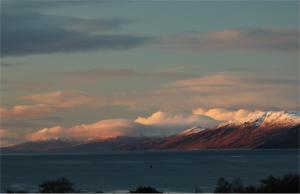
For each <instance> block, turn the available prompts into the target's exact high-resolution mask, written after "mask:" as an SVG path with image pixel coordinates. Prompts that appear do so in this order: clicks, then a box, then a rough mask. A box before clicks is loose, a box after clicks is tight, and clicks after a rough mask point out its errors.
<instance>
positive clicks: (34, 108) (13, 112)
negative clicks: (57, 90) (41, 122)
mask: <svg viewBox="0 0 300 194" xmlns="http://www.w3.org/2000/svg"><path fill="white" fill-rule="evenodd" d="M52 111H53V108H52V107H49V106H47V105H45V104H35V105H16V106H13V107H12V108H0V116H1V118H2V119H28V118H36V117H41V116H43V115H45V114H49V113H51V112H52Z"/></svg>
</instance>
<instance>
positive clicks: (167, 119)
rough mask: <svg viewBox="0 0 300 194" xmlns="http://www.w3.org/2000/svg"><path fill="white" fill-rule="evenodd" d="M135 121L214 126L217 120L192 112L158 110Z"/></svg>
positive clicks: (153, 123)
mask: <svg viewBox="0 0 300 194" xmlns="http://www.w3.org/2000/svg"><path fill="white" fill-rule="evenodd" d="M135 122H137V123H140V124H143V125H156V126H167V125H169V126H180V127H182V126H193V125H196V126H199V125H201V126H206V127H208V126H213V125H216V121H215V120H213V119H211V118H209V117H206V116H199V115H191V114H172V113H168V112H163V111H158V112H155V113H153V114H152V115H150V116H149V117H138V118H137V119H136V120H135Z"/></svg>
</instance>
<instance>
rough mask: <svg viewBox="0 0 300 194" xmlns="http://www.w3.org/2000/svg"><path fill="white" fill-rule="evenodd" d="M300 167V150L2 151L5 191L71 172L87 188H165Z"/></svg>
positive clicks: (252, 178)
mask: <svg viewBox="0 0 300 194" xmlns="http://www.w3.org/2000/svg"><path fill="white" fill-rule="evenodd" d="M297 172H299V150H210V151H180V152H178V151H177V152H176V151H159V152H158V151H155V152H154V151H153V152H129V153H128V152H127V153H104V154H78V155H70V154H60V155H49V154H48V155H46V154H40V155H39V154H34V155H28V154H26V155H22V154H17V155H1V191H2V192H4V191H6V189H7V188H9V187H11V186H18V187H22V188H24V189H25V190H27V191H37V185H38V184H39V183H41V182H43V181H45V180H48V179H54V178H58V177H62V176H65V177H68V178H70V179H71V180H72V181H73V182H74V183H75V185H76V187H77V188H79V189H81V190H83V191H97V190H102V191H106V192H108V191H120V190H128V189H133V188H135V187H136V186H139V185H151V186H154V187H156V188H159V189H161V190H163V191H177V192H194V190H195V187H196V186H197V187H199V188H201V190H202V191H213V188H214V186H215V184H216V180H217V178H218V177H220V176H223V177H226V178H228V179H231V178H236V177H240V178H242V180H243V182H244V183H246V184H248V183H252V184H256V183H258V181H259V180H260V179H261V178H264V177H266V176H268V175H271V174H272V175H283V174H286V173H297Z"/></svg>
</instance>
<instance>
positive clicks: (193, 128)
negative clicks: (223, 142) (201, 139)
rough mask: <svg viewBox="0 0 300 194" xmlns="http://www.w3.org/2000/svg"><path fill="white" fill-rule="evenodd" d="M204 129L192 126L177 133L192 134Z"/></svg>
mask: <svg viewBox="0 0 300 194" xmlns="http://www.w3.org/2000/svg"><path fill="white" fill-rule="evenodd" d="M204 130H206V129H205V128H200V127H197V126H195V127H192V128H189V129H186V130H184V131H182V132H181V133H179V135H191V134H194V133H199V132H201V131H204Z"/></svg>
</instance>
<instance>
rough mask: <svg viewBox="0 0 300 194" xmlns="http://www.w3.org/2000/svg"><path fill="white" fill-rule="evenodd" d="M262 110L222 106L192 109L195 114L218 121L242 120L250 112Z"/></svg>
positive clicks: (254, 112)
mask: <svg viewBox="0 0 300 194" xmlns="http://www.w3.org/2000/svg"><path fill="white" fill-rule="evenodd" d="M259 112H262V111H249V110H245V109H239V110H228V109H224V108H211V109H203V108H197V109H195V110H194V111H193V113H194V114H195V115H205V116H208V117H211V118H213V119H216V120H219V121H230V120H244V119H245V118H247V117H249V116H250V115H251V114H257V113H259Z"/></svg>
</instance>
